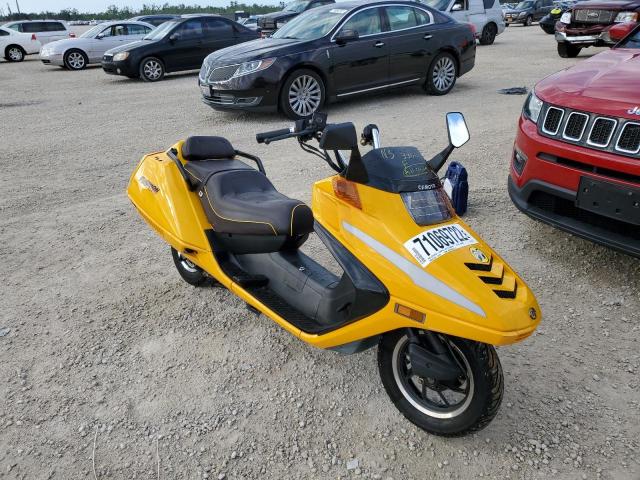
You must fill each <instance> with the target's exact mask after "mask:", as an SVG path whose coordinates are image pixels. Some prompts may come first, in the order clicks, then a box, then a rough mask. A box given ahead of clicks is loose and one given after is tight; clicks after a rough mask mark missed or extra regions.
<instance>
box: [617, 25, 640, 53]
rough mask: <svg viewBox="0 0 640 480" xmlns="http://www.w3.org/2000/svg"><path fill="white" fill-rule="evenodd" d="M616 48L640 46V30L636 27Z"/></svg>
mask: <svg viewBox="0 0 640 480" xmlns="http://www.w3.org/2000/svg"><path fill="white" fill-rule="evenodd" d="M617 48H640V30H638V29H636V31H635V33H633V34H631V35H629V37H627V39H626V40H625V41H624V42H622V43H621V44H620V45H618V46H617Z"/></svg>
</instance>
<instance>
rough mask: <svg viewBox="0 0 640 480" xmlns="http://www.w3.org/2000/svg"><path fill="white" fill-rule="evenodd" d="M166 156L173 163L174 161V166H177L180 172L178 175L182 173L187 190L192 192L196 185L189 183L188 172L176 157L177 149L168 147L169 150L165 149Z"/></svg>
mask: <svg viewBox="0 0 640 480" xmlns="http://www.w3.org/2000/svg"><path fill="white" fill-rule="evenodd" d="M167 156H168V157H169V158H170V159H171V160H173V163H175V164H176V167H178V171H179V172H180V175H182V178H183V179H184V181H185V183H186V184H187V187H188V188H189V191H190V192H193V191H194V190H195V189H196V187H195V185H193V183H191V180H190V179H189V173H188V172H187V170H186V169H185V168H184V165H182V162H181V161H180V159H179V158H178V151H177V150H176V149H175V148H170V149H169V150H167Z"/></svg>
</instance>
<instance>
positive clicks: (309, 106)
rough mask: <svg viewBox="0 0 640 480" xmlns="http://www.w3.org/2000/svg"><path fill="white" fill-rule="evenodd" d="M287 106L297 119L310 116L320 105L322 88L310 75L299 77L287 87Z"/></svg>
mask: <svg viewBox="0 0 640 480" xmlns="http://www.w3.org/2000/svg"><path fill="white" fill-rule="evenodd" d="M288 95H289V105H290V106H291V110H293V112H294V113H295V114H296V115H298V116H299V117H309V116H311V115H312V114H313V113H314V112H315V111H316V110H317V109H318V108H319V107H320V105H321V103H322V87H321V86H320V84H319V82H318V81H317V80H316V79H315V78H314V77H312V76H311V75H300V76H299V77H296V79H295V80H294V81H293V82H292V83H291V86H290V87H289V93H288Z"/></svg>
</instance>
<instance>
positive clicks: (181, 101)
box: [0, 27, 640, 480]
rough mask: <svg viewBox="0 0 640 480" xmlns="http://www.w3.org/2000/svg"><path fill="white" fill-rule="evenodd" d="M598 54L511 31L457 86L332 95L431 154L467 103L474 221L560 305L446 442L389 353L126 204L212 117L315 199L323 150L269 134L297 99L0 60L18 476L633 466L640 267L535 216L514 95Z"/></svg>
mask: <svg viewBox="0 0 640 480" xmlns="http://www.w3.org/2000/svg"><path fill="white" fill-rule="evenodd" d="M596 52H597V50H595V49H588V50H586V51H585V52H584V53H583V54H582V55H581V56H580V57H579V58H577V59H574V60H569V59H561V58H559V57H558V56H557V54H556V52H555V43H554V40H553V37H551V36H548V35H545V34H544V33H543V32H542V31H541V30H540V29H539V28H537V27H534V28H519V27H512V28H509V29H507V32H506V33H505V34H503V35H501V36H500V37H498V40H497V42H496V44H495V45H493V46H489V47H479V48H478V55H477V67H476V68H475V69H474V70H473V71H472V72H471V73H470V74H468V75H467V76H465V77H463V78H462V79H461V80H460V81H459V83H458V85H457V87H456V88H455V89H454V91H453V92H452V93H451V94H450V95H447V96H445V97H429V96H425V95H424V94H423V93H421V91H420V90H419V89H416V90H405V91H403V92H397V93H391V94H386V95H380V96H371V97H367V98H361V99H357V100H353V101H350V102H349V103H343V104H339V105H334V106H332V107H331V108H330V118H331V119H332V120H334V121H347V120H351V121H354V122H355V123H356V125H357V126H358V127H360V128H361V127H363V126H364V125H365V124H367V123H370V122H375V123H377V124H378V125H379V126H380V127H381V129H382V139H383V142H384V143H385V144H388V145H391V144H399V145H402V144H408V145H415V146H417V147H419V148H420V149H421V150H422V151H423V152H424V153H425V155H427V154H433V153H435V152H437V151H439V149H440V148H442V147H443V146H444V144H445V136H446V129H445V124H444V114H445V112H447V111H449V110H453V111H456V110H459V111H462V112H464V114H465V115H466V117H467V122H468V124H469V128H470V130H471V135H472V139H471V141H470V142H469V143H468V144H467V145H466V146H465V147H464V148H462V149H461V150H458V151H457V152H456V153H455V155H454V157H456V159H458V160H461V161H462V162H463V163H464V164H465V165H466V166H467V167H468V169H469V173H470V179H471V181H470V183H471V192H470V202H471V203H470V211H469V214H468V216H467V217H466V220H467V222H468V223H470V225H471V226H472V227H473V228H474V229H475V230H476V231H478V232H479V233H480V234H482V235H483V236H484V238H485V239H486V240H487V241H488V242H489V243H490V244H491V245H493V246H494V247H495V248H496V249H497V250H498V251H499V252H500V253H501V254H502V255H503V256H504V257H505V259H506V260H507V261H509V262H510V264H511V265H512V266H513V267H514V268H515V269H516V270H517V271H518V272H519V273H520V274H521V275H522V276H523V277H524V279H526V281H527V282H529V285H530V286H531V288H532V289H533V290H534V292H535V293H536V294H537V296H538V299H539V301H540V304H541V307H542V309H543V313H544V319H543V322H542V324H541V326H540V328H539V330H538V331H537V333H536V334H535V335H533V336H532V337H531V338H529V339H527V340H526V341H524V342H523V343H521V344H518V345H514V346H511V347H503V348H500V349H499V355H500V357H501V359H502V364H503V367H504V372H505V381H506V392H505V398H504V402H503V404H502V408H501V410H500V412H499V414H498V416H497V417H496V419H495V420H494V421H493V423H491V425H490V426H489V427H488V428H486V429H485V430H483V431H482V432H480V433H479V434H477V435H472V436H469V437H466V438H459V439H449V440H447V439H441V438H438V437H433V436H430V435H427V434H425V433H424V432H422V431H419V430H418V429H417V428H415V427H413V426H412V425H411V424H409V423H408V422H407V421H406V420H405V419H404V418H403V417H402V416H401V415H400V414H399V413H398V412H397V411H396V410H395V408H394V407H393V405H392V404H391V402H390V401H389V400H388V398H387V396H386V394H385V393H384V390H383V388H382V386H381V383H380V381H379V378H378V373H377V369H376V365H375V351H373V350H371V351H368V352H366V353H363V354H360V355H356V356H350V357H345V356H340V355H338V354H336V353H333V352H325V351H320V350H315V349H313V348H312V347H309V346H307V345H305V344H302V343H301V342H298V341H297V340H295V339H294V338H293V337H292V336H290V335H289V334H287V333H286V332H284V331H282V330H280V329H279V328H276V326H275V325H274V324H273V323H272V322H271V321H270V320H269V319H267V318H265V317H264V316H260V317H257V316H255V315H252V314H250V313H248V312H247V310H246V309H245V307H244V305H243V304H242V302H240V301H238V300H237V299H236V298H234V297H233V296H232V295H231V294H229V292H227V291H225V290H222V289H194V288H192V287H190V286H188V285H187V284H185V283H184V282H182V281H181V280H180V277H179V276H178V274H177V272H176V271H175V269H174V266H173V263H172V260H171V257H170V254H169V248H168V247H167V246H166V245H165V244H164V243H163V242H162V241H161V240H160V239H159V238H158V237H156V236H155V235H154V234H153V233H152V232H151V230H150V229H149V228H148V227H147V226H146V225H145V224H144V223H143V221H142V220H141V219H140V218H139V217H138V215H137V214H136V212H135V211H134V209H133V207H132V206H131V205H130V203H129V201H128V200H127V198H126V196H125V193H124V190H125V187H126V184H127V181H128V176H129V175H130V173H131V171H132V170H133V168H134V166H135V164H136V162H137V161H138V160H139V159H140V158H141V157H142V155H143V154H145V153H147V152H151V151H158V150H163V149H165V148H167V147H168V146H169V145H171V144H172V143H174V142H175V141H177V140H178V139H181V138H184V137H186V136H188V135H192V134H216V135H224V136H227V137H228V138H229V139H230V140H231V141H232V143H233V144H234V145H236V146H237V148H240V149H242V150H246V151H252V152H255V153H257V154H258V155H261V156H262V157H263V159H264V161H265V165H266V167H267V170H268V172H269V173H270V176H271V178H272V179H273V181H274V183H275V185H276V187H278V188H279V189H281V190H282V191H283V192H284V193H286V194H288V195H291V196H294V197H298V198H300V199H303V200H305V201H309V199H310V183H311V182H312V181H314V180H315V179H319V178H322V177H323V176H326V175H327V174H329V173H330V172H329V171H328V168H327V167H326V166H325V165H323V164H321V162H318V161H316V160H314V157H311V156H308V155H305V154H303V153H302V152H301V151H299V150H298V149H297V147H296V144H295V142H290V143H289V144H287V143H286V142H283V143H281V144H279V145H277V146H270V147H266V146H261V145H257V144H255V140H254V139H253V137H254V135H255V133H256V132H259V131H264V130H271V129H275V128H281V127H282V126H283V125H284V124H286V123H287V122H286V121H285V120H284V119H283V118H281V117H278V116H276V115H253V114H251V115H250V114H243V113H235V114H224V113H219V112H214V111H213V110H211V109H209V108H208V107H206V106H205V105H203V104H202V103H201V102H200V98H199V92H198V88H197V86H196V78H197V77H196V75H195V74H194V73H188V74H181V75H172V76H170V77H169V78H167V79H166V80H165V81H163V82H161V83H158V84H145V83H142V82H140V81H131V80H128V79H125V78H116V77H110V76H107V75H105V74H104V73H103V72H102V70H101V69H100V68H90V69H88V70H86V71H82V72H67V71H64V70H62V69H60V68H53V67H46V66H44V65H42V64H41V63H40V62H39V61H38V60H37V58H35V57H29V59H28V60H27V61H25V62H24V63H22V64H8V63H4V62H3V63H2V64H0V107H1V108H0V115H1V116H2V122H1V124H0V138H2V146H3V151H4V155H3V161H4V163H5V164H6V168H5V169H4V173H3V175H2V176H1V177H0V255H1V258H2V261H1V262H0V275H2V277H3V278H4V281H3V282H2V286H1V287H0V289H1V290H0V292H1V295H0V381H1V382H2V383H1V385H2V387H1V388H0V398H1V401H0V477H4V478H20V479H23V478H24V479H42V478H69V479H71V478H73V479H78V478H94V475H93V467H92V460H93V458H95V472H96V476H97V478H98V479H105V478H114V479H125V478H126V479H131V478H147V479H154V478H157V476H158V469H159V476H160V477H162V478H171V479H197V478H210V479H225V478H226V479H235V478H261V479H263V478H264V479H267V478H273V479H280V478H347V477H349V478H351V477H358V476H359V477H360V478H373V479H379V478H382V479H388V478H392V479H395V480H399V479H426V478H428V479H439V478H460V479H476V478H478V477H484V478H511V479H521V478H522V479H528V478H541V479H542V478H551V477H553V478H568V479H587V478H588V479H592V478H602V479H639V478H640V463H639V462H640V460H639V458H640V453H639V452H640V440H639V438H640V418H639V417H640V414H639V411H640V378H639V372H640V353H639V352H640V348H639V343H638V337H639V333H640V332H639V329H640V327H639V320H640V318H639V314H638V312H639V311H640V301H639V297H640V295H639V291H640V287H639V282H638V279H639V278H640V262H639V261H638V260H637V259H633V258H630V257H628V256H625V255H623V254H619V253H616V252H613V251H610V250H607V249H606V248H602V247H599V246H595V245H593V244H591V243H589V242H587V241H583V240H581V239H578V238H575V237H572V236H570V235H568V234H566V233H563V232H560V231H557V230H554V229H552V228H550V227H548V226H545V225H542V224H540V223H536V222H534V221H532V220H530V219H528V218H526V217H524V216H523V215H521V214H520V213H518V212H517V210H516V209H515V207H513V205H512V204H511V202H510V201H509V198H508V195H507V191H506V177H507V172H508V162H509V156H510V151H511V146H512V142H513V138H514V132H515V125H516V120H517V118H518V115H519V112H520V108H521V106H522V102H523V100H524V97H522V96H504V95H499V94H497V93H496V90H497V89H500V88H505V87H512V86H527V87H531V86H532V85H533V84H534V83H535V82H536V81H537V80H539V79H540V78H542V77H544V76H545V75H547V74H549V73H552V72H554V71H556V70H558V69H561V68H565V67H568V66H570V65H573V64H574V63H576V62H580V61H582V60H583V59H584V58H585V57H586V56H588V55H592V54H594V53H596ZM312 247H313V244H312ZM94 445H95V448H94ZM158 462H159V464H158ZM158 465H159V466H158Z"/></svg>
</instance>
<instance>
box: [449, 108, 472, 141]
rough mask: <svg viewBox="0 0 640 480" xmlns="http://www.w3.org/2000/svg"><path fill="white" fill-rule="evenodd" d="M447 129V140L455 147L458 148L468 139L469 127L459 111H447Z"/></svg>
mask: <svg viewBox="0 0 640 480" xmlns="http://www.w3.org/2000/svg"><path fill="white" fill-rule="evenodd" d="M447 130H448V132H449V142H451V145H452V146H453V147H455V148H460V147H461V146H463V145H464V144H465V143H467V142H468V141H469V129H468V128H467V122H465V120H464V115H462V114H461V113H460V112H449V113H447Z"/></svg>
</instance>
